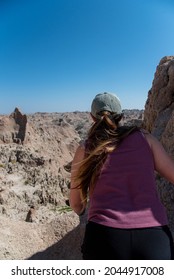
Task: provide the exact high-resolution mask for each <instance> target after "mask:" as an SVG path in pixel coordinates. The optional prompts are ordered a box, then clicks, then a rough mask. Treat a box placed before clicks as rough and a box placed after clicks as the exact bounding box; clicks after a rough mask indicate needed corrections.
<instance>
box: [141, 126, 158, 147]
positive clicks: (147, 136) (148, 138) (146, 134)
mask: <svg viewBox="0 0 174 280" xmlns="http://www.w3.org/2000/svg"><path fill="white" fill-rule="evenodd" d="M140 131H141V133H142V134H143V135H144V137H145V139H146V141H147V142H148V144H149V146H150V147H151V148H152V146H153V145H154V143H155V142H158V140H157V139H156V138H155V137H154V136H153V135H152V134H150V132H149V131H147V130H145V129H141V130H140Z"/></svg>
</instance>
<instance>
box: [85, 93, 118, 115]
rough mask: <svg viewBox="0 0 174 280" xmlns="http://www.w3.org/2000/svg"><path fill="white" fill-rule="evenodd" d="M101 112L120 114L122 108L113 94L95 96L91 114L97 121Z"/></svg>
mask: <svg viewBox="0 0 174 280" xmlns="http://www.w3.org/2000/svg"><path fill="white" fill-rule="evenodd" d="M102 111H109V112H111V113H115V114H121V113H122V108H121V103H120V100H119V98H118V97H117V96H116V95H115V94H112V93H108V92H104V93H99V94H97V95H96V96H95V98H94V99H93V101H92V104H91V114H92V115H93V116H94V117H95V118H97V119H99V118H100V114H99V113H100V112H102Z"/></svg>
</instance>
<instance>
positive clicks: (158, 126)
mask: <svg viewBox="0 0 174 280" xmlns="http://www.w3.org/2000/svg"><path fill="white" fill-rule="evenodd" d="M144 127H145V128H146V129H147V130H149V131H150V132H151V133H152V134H153V135H154V136H155V137H157V138H158V139H159V141H160V142H161V143H162V144H163V146H164V148H165V149H166V151H167V152H168V153H169V154H170V156H171V157H172V158H173V159H174V56H166V57H164V58H162V59H161V61H160V63H159V65H158V66H157V68H156V72H155V76H154V80H153V83H152V88H151V89H150V90H149V93H148V99H147V101H146V104H145V112H144ZM157 183H158V188H159V193H160V196H161V200H162V202H163V204H164V205H165V207H166V209H167V213H168V217H169V222H170V228H171V230H172V233H173V236H174V216H173V213H174V187H173V185H171V184H170V183H168V182H167V181H166V180H165V179H163V178H161V177H160V176H157Z"/></svg>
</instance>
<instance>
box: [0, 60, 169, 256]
mask: <svg viewBox="0 0 174 280" xmlns="http://www.w3.org/2000/svg"><path fill="white" fill-rule="evenodd" d="M173 77H174V57H165V58H163V59H162V60H161V62H160V64H159V65H158V67H157V71H156V73H155V77H154V81H153V84H152V88H151V89H150V91H149V94H148V98H147V102H146V104H145V111H143V110H135V109H133V110H124V123H125V124H128V125H131V124H136V125H138V126H141V125H142V124H143V126H144V127H145V128H146V129H147V130H149V131H150V132H151V133H152V134H154V135H155V136H156V137H157V138H158V139H159V140H160V141H161V142H162V143H163V145H164V146H165V148H166V149H167V150H168V152H169V153H170V154H171V156H172V157H173V158H174V150H173V133H174V126H173V120H174V119H173V116H174V107H173V106H174V95H173V92H174V83H173V81H174V79H173ZM90 125H91V118H90V115H89V112H71V113H35V114H32V115H25V114H23V113H21V111H20V110H19V109H18V108H15V110H14V112H12V114H11V115H10V116H7V115H0V259H9V260H11V259H80V258H81V253H80V244H81V240H82V238H83V234H84V226H85V221H86V217H85V215H84V216H83V217H82V219H81V221H79V217H78V216H77V215H76V214H75V213H73V212H72V211H71V209H70V208H69V207H68V205H67V203H66V201H67V199H68V195H69V185H70V169H71V161H72V158H73V156H74V152H75V150H76V148H77V146H78V144H79V142H80V141H81V140H83V139H84V138H85V136H86V131H87V130H88V128H89V127H90ZM157 183H158V188H159V195H160V196H161V199H162V201H163V203H164V204H165V206H166V209H167V213H168V217H169V222H170V227H171V229H172V232H173V233H174V218H173V211H174V190H173V186H172V185H171V184H169V183H168V182H166V181H165V180H164V179H162V178H161V177H160V176H158V177H157Z"/></svg>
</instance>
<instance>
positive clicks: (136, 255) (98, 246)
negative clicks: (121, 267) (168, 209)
mask: <svg viewBox="0 0 174 280" xmlns="http://www.w3.org/2000/svg"><path fill="white" fill-rule="evenodd" d="M82 255H83V259H84V260H171V259H173V257H174V246H173V239H172V235H171V232H170V230H169V228H168V226H161V227H151V228H150V227H149V228H139V229H118V228H111V227H106V226H103V225H99V224H96V223H94V222H88V224H87V225H86V231H85V236H84V241H83V245H82Z"/></svg>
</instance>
